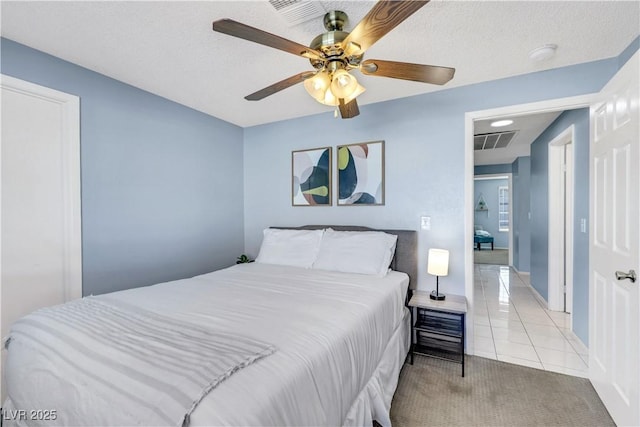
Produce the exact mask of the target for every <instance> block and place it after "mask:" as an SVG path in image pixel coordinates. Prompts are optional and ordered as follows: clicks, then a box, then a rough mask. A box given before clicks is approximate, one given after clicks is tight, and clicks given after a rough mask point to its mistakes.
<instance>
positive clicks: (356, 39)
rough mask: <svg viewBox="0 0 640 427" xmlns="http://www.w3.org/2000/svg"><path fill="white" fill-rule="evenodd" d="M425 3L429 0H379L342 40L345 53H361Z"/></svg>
mask: <svg viewBox="0 0 640 427" xmlns="http://www.w3.org/2000/svg"><path fill="white" fill-rule="evenodd" d="M427 3H429V0H426V1H418V0H411V1H389V0H380V1H379V2H378V3H376V5H375V6H373V8H372V9H371V10H370V11H369V13H367V15H366V16H365V17H364V18H363V19H362V21H360V22H359V23H358V25H356V27H355V28H354V29H353V31H351V33H350V34H349V35H348V36H347V38H346V39H345V40H344V41H343V42H342V46H344V47H345V49H346V51H347V54H357V53H359V54H362V53H363V52H364V51H365V50H367V49H369V48H370V47H371V46H372V45H373V44H374V43H375V42H377V41H378V40H380V39H381V38H382V37H383V36H384V35H385V34H387V33H388V32H389V31H391V30H393V29H394V28H395V27H396V26H398V25H399V24H400V23H401V22H402V21H404V20H405V19H407V18H408V17H410V16H411V15H413V14H414V13H415V12H416V11H417V10H418V9H420V8H421V7H422V6H424V5H425V4H427ZM350 43H354V44H355V45H357V47H355V48H354V47H353V46H350ZM358 48H359V49H358Z"/></svg>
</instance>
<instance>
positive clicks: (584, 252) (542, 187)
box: [531, 108, 589, 345]
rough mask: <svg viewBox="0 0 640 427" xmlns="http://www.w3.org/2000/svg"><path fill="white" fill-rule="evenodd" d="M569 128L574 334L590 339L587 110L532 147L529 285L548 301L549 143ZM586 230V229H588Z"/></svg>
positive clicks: (566, 118) (571, 114) (561, 120)
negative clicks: (572, 131) (571, 137)
mask: <svg viewBox="0 0 640 427" xmlns="http://www.w3.org/2000/svg"><path fill="white" fill-rule="evenodd" d="M571 125H574V126H575V134H574V141H573V143H574V144H575V146H574V155H575V157H574V174H575V175H574V182H575V194H574V230H573V236H574V241H573V247H574V258H573V261H574V266H573V270H574V271H573V323H574V332H575V333H576V335H577V336H578V337H579V338H580V339H581V340H582V341H583V342H584V343H585V344H587V345H588V339H589V323H588V320H589V234H588V231H587V232H586V233H583V232H581V231H580V220H581V219H585V221H586V222H587V224H588V222H589V109H588V108H581V109H577V110H571V111H565V112H564V113H562V114H561V115H560V116H559V117H558V118H557V119H556V120H555V121H554V122H553V123H552V124H551V125H550V126H549V127H548V128H547V129H546V130H545V131H544V132H543V133H542V134H541V135H540V136H539V137H538V138H537V139H536V140H535V141H534V142H533V144H531V285H532V286H533V287H534V288H536V290H537V291H538V293H540V295H542V296H543V297H544V298H545V299H548V286H549V281H548V271H549V270H548V256H549V255H548V247H549V236H548V230H549V194H548V185H549V178H548V174H549V142H551V141H552V140H553V139H554V138H555V137H557V136H558V135H559V134H560V133H562V132H563V131H564V130H565V129H567V128H568V127H570V126H571ZM587 230H588V227H587Z"/></svg>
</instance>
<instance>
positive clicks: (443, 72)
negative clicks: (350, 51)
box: [360, 59, 456, 85]
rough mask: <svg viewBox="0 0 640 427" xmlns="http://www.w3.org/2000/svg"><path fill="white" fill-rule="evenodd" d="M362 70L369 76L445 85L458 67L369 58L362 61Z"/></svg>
mask: <svg viewBox="0 0 640 427" xmlns="http://www.w3.org/2000/svg"><path fill="white" fill-rule="evenodd" d="M360 71H361V72H362V73H363V74H367V75H369V76H380V77H391V78H393V79H402V80H413V81H414V82H423V83H431V84H434V85H443V84H445V83H446V82H448V81H449V80H451V79H452V78H453V75H454V74H455V72H456V69H455V68H449V67H438V66H435V65H422V64H410V63H408V62H396V61H383V60H380V59H367V60H366V61H362V64H361V67H360Z"/></svg>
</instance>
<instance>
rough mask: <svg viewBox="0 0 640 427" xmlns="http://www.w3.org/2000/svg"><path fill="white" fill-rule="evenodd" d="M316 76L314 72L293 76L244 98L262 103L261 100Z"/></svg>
mask: <svg viewBox="0 0 640 427" xmlns="http://www.w3.org/2000/svg"><path fill="white" fill-rule="evenodd" d="M314 74H315V72H314V71H305V72H303V73H300V74H296V75H295V76H291V77H289V78H287V79H284V80H281V81H279V82H278V83H274V84H272V85H271V86H267V87H265V88H264V89H260V90H259V91H257V92H254V93H252V94H251V95H247V96H245V97H244V99H246V100H247V101H260V100H261V99H264V98H266V97H267V96H269V95H273V94H274V93H276V92H280V91H281V90H284V89H286V88H288V87H291V86H293V85H296V84H298V83H301V82H303V81H305V80H306V79H308V78H309V77H312V76H313V75H314Z"/></svg>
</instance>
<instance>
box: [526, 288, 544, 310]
mask: <svg viewBox="0 0 640 427" xmlns="http://www.w3.org/2000/svg"><path fill="white" fill-rule="evenodd" d="M529 287H531V290H532V291H533V295H534V296H535V297H536V298H537V299H538V301H539V302H540V304H542V306H543V307H545V308H547V309H548V308H549V303H548V302H547V300H546V299H544V298H542V295H540V294H539V293H538V290H537V289H536V288H534V287H533V285H531V284H530V285H529Z"/></svg>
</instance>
